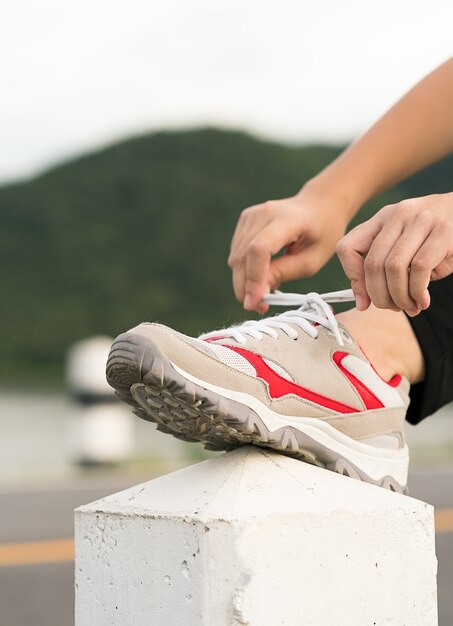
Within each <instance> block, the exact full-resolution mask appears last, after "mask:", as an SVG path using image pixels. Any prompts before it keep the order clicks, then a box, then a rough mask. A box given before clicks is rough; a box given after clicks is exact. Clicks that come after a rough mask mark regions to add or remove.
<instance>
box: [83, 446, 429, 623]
mask: <svg viewBox="0 0 453 626" xmlns="http://www.w3.org/2000/svg"><path fill="white" fill-rule="evenodd" d="M436 572H437V561H436V557H435V552H434V517H433V509H432V507H431V506H430V505H428V504H425V503H424V502H420V501H418V500H414V499H413V498H409V497H407V496H402V495H399V494H396V493H392V492H389V491H386V490H384V489H382V488H380V487H375V486H372V485H369V484H366V483H362V482H360V481H358V480H354V479H351V478H347V477H344V476H340V475H338V474H335V473H333V472H330V471H326V470H323V469H320V468H318V467H315V466H311V465H308V464H306V463H302V462H300V461H296V460H294V459H291V458H288V457H285V456H282V455H278V454H275V453H270V452H268V451H266V450H260V449H257V448H250V447H246V448H240V449H238V450H235V451H233V452H229V453H227V454H224V455H221V456H218V457H215V458H212V459H210V460H208V461H204V462H202V463H199V464H197V465H193V466H191V467H188V468H185V469H182V470H179V471H177V472H174V473H172V474H168V475H166V476H163V477H160V478H157V479H155V480H152V481H150V482H148V483H145V484H143V485H139V486H137V487H133V488H131V489H127V490H126V491H122V492H120V493H117V494H114V495H112V496H109V497H106V498H104V499H102V500H99V501H97V502H94V503H92V504H89V505H87V506H83V507H81V508H79V509H77V511H76V626H107V625H109V626H145V625H146V626H231V625H247V626H277V625H279V624H283V625H286V626H301V625H302V624H303V626H374V625H376V626H437V593H436Z"/></svg>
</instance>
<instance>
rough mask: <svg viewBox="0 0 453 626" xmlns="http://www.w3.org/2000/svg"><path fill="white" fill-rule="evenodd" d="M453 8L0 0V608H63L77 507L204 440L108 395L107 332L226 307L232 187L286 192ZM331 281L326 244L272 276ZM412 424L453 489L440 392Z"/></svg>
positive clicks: (401, 72)
mask: <svg viewBox="0 0 453 626" xmlns="http://www.w3.org/2000/svg"><path fill="white" fill-rule="evenodd" d="M452 23H453V4H452V3H451V2H450V0H430V1H429V2H428V1H427V0H399V2H394V1H391V0H381V2H379V3H369V2H368V3H363V2H360V1H359V0H343V1H342V2H334V0H324V1H322V2H318V3H313V2H308V0H299V1H296V0H281V1H280V2H278V3H276V2H271V1H270V0H259V1H258V0H248V1H246V2H244V0H242V1H239V0H230V1H229V2H228V3H227V2H215V3H213V2H208V0H185V1H183V0H166V1H163V0H146V1H145V0H132V1H131V2H129V3H127V4H126V3H125V2H120V1H118V0H113V1H112V0H110V1H109V2H106V1H103V0H90V1H88V0H78V2H77V3H75V2H65V3H61V2H57V1H56V0H41V1H40V2H39V3H36V2H35V3H33V2H31V0H28V1H27V0H18V1H16V2H14V3H12V2H7V3H4V5H3V7H2V20H1V21H0V85H1V94H2V95H1V101H0V102H1V104H0V111H1V115H0V138H1V141H0V293H1V302H0V329H1V331H2V337H1V344H0V345H1V347H0V626H25V625H27V624H33V625H34V626H41V625H43V626H44V625H46V626H69V625H71V624H72V623H73V621H72V620H73V618H72V601H73V595H72V594H73V589H72V585H73V583H72V580H73V577H72V568H73V565H72V562H71V559H72V544H71V540H70V538H71V535H72V509H73V508H74V506H77V505H78V504H82V503H85V502H88V501H90V500H94V499H96V498H98V497H101V496H103V495H105V494H107V493H110V492H113V491H116V490H118V489H120V488H124V487H127V486H129V485H131V484H135V483H137V482H139V481H144V480H148V479H149V478H151V477H153V476H156V475H158V474H161V473H163V472H166V471H170V470H171V469H174V468H176V467H179V466H181V465H184V464H188V463H192V462H194V461H197V460H199V459H201V458H204V457H205V456H207V453H206V452H204V451H203V450H202V448H201V447H200V446H198V445H192V444H184V443H182V442H179V441H178V440H176V439H175V440H173V439H172V438H170V437H168V436H163V435H161V434H160V433H157V432H156V431H155V430H154V427H153V426H152V425H151V424H149V423H146V422H139V420H138V419H137V418H135V417H133V416H132V414H131V413H129V411H128V409H127V408H124V407H122V406H120V405H119V403H117V402H116V400H115V398H114V397H113V395H112V393H111V391H110V389H109V388H108V386H107V385H106V383H105V381H104V365H105V359H106V355H107V352H108V349H109V345H110V343H111V340H112V338H113V337H114V336H115V335H117V334H119V333H120V332H122V331H124V330H125V329H127V328H129V327H131V326H134V325H136V324H137V323H138V322H141V321H145V320H148V321H151V320H152V321H161V322H164V323H165V324H168V325H170V326H173V327H176V328H178V330H180V331H182V332H185V333H188V334H199V333H201V332H203V331H206V330H211V329H213V328H216V327H220V326H223V325H225V324H229V323H232V322H237V321H239V320H241V319H244V312H243V310H242V308H241V306H240V305H239V304H238V303H237V302H236V301H235V299H234V297H233V292H232V288H231V278H230V271H229V269H228V267H227V265H226V259H227V256H228V250H229V243H230V238H231V235H232V233H233V229H234V226H235V223H236V221H237V219H238V217H239V214H240V212H241V210H242V209H244V208H245V207H247V206H249V205H251V204H255V203H257V202H260V201H264V200H267V199H271V198H280V197H285V196H288V195H292V194H294V193H295V192H296V191H297V190H298V189H299V188H300V187H301V186H302V184H303V183H304V182H305V181H306V180H307V179H308V178H310V177H311V176H313V175H314V174H315V173H316V172H318V171H319V170H320V169H321V168H322V167H323V166H325V165H326V164H327V163H329V162H330V161H331V160H332V159H333V158H334V157H335V156H336V155H337V154H338V153H339V152H340V151H341V149H342V148H343V147H344V146H345V145H346V144H347V143H348V142H350V141H351V140H353V139H354V138H355V137H357V136H358V135H359V134H360V133H361V132H363V131H364V130H365V129H366V128H367V127H368V126H369V125H370V124H372V123H373V121H375V119H377V117H379V116H380V115H381V114H382V113H383V112H384V111H385V110H386V109H387V108H388V107H389V106H391V105H392V103H394V102H395V101H396V100H397V99H398V98H399V97H400V96H401V95H402V94H403V93H404V92H405V91H406V90H407V89H409V88H410V87H411V86H412V85H413V84H414V83H416V82H417V81H418V80H419V79H420V78H422V77H423V76H424V75H425V74H426V73H428V72H429V71H430V70H432V69H434V67H436V66H437V65H439V64H440V63H441V62H442V61H444V60H446V59H447V58H448V57H449V56H451V55H452V51H453V46H452V37H451V24H452ZM452 171H453V158H452V157H450V158H448V159H446V160H444V161H442V162H440V163H438V164H437V165H435V166H434V167H432V168H429V169H428V170H426V171H424V172H422V173H420V174H419V175H417V176H414V177H412V178H411V179H409V180H407V181H405V182H404V183H402V184H400V185H398V186H397V187H395V188H394V189H392V190H390V191H389V192H387V193H386V194H384V195H383V196H381V197H379V198H377V199H375V200H373V201H372V202H371V203H370V204H369V205H367V206H366V207H364V209H363V211H362V213H361V215H360V216H359V218H358V219H359V220H360V221H361V220H364V219H366V217H367V216H369V215H371V214H372V212H374V211H375V210H376V209H377V208H380V207H381V206H383V204H385V203H388V202H390V201H397V200H399V199H402V198H406V197H413V196H417V195H426V194H428V193H441V192H446V191H451V188H452ZM346 286H347V283H346V280H345V277H344V275H343V273H342V271H341V269H340V266H339V264H338V262H337V261H336V260H333V261H332V262H331V263H330V264H329V265H328V266H327V267H326V268H325V269H324V270H323V271H322V272H321V273H320V274H318V276H316V277H315V278H312V279H309V280H305V281H299V282H298V283H295V284H292V285H288V286H287V287H286V289H294V290H300V291H303V292H306V291H307V290H312V289H315V290H317V291H332V290H335V289H341V288H343V287H346ZM407 430H408V439H409V443H410V445H411V450H412V468H411V472H412V473H411V482H410V487H411V492H412V495H414V496H415V497H421V498H424V499H425V500H427V501H429V502H432V503H433V504H435V505H437V506H438V507H439V508H440V509H442V510H443V511H447V513H448V511H450V512H451V509H452V508H453V488H452V478H453V408H451V407H447V408H445V409H444V410H442V411H441V412H439V413H438V414H437V415H435V416H433V417H432V418H429V419H428V420H425V421H424V422H423V423H422V424H421V425H420V426H418V427H415V428H414V427H412V426H409V425H408V427H407ZM444 518H445V519H446V517H445V516H444ZM444 518H443V519H444ZM448 519H450V518H448ZM446 528H447V530H446V531H443V532H440V534H439V536H438V542H439V543H438V555H439V561H440V570H439V584H440V616H441V621H440V624H441V626H442V625H444V626H447V624H451V622H452V617H453V606H452V605H451V604H449V603H451V599H450V597H449V596H450V595H451V594H449V593H448V589H450V590H451V588H453V587H452V586H453V568H452V566H451V565H450V563H451V562H453V558H452V557H453V534H452V532H451V531H452V530H453V523H452V525H451V527H450V526H449V525H448V524H447V526H446ZM24 589H26V590H27V591H26V593H25V594H24Z"/></svg>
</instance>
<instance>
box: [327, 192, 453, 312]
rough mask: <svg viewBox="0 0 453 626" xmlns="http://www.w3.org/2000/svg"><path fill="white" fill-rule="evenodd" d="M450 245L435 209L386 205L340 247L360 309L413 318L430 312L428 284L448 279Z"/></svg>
mask: <svg viewBox="0 0 453 626" xmlns="http://www.w3.org/2000/svg"><path fill="white" fill-rule="evenodd" d="M442 220H443V221H442ZM450 241H451V223H450V222H448V221H445V219H444V218H442V216H439V212H437V213H436V212H435V211H433V210H432V207H431V205H427V206H424V207H421V206H420V202H419V201H408V202H404V203H400V204H399V205H393V206H389V207H384V209H382V210H381V211H380V212H379V213H377V214H376V215H375V216H374V218H372V219H371V220H368V222H365V223H364V224H361V225H360V226H358V227H357V228H355V229H353V230H352V231H351V232H350V233H348V235H346V236H345V237H344V238H343V239H342V240H340V242H339V243H338V245H337V253H338V256H339V257H340V261H341V263H342V265H343V268H344V270H345V272H346V274H347V276H348V277H349V279H350V280H351V284H352V288H353V290H354V294H355V295H356V302H357V307H358V308H359V309H363V308H366V307H367V306H368V305H369V303H370V301H371V302H373V304H374V305H375V306H377V307H378V308H385V309H391V310H395V311H401V310H404V311H405V312H406V313H407V314H408V315H411V316H414V315H417V314H418V313H419V312H420V311H421V310H423V309H426V308H427V307H428V306H429V303H430V297H429V292H428V285H429V282H430V280H432V279H433V277H437V276H443V275H448V272H449V271H450V266H451V265H453V263H452V264H451V263H450V260H449V259H450V257H451V251H450V245H451V244H450ZM364 298H365V304H364V300H363V299H364Z"/></svg>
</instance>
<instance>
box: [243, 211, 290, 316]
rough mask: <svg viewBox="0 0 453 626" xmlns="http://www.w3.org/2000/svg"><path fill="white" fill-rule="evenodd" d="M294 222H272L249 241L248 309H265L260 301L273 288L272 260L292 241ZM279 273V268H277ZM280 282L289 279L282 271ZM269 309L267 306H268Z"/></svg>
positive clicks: (246, 293) (247, 270)
mask: <svg viewBox="0 0 453 626" xmlns="http://www.w3.org/2000/svg"><path fill="white" fill-rule="evenodd" d="M293 230H294V224H293V222H292V221H289V220H288V221H282V220H280V221H279V222H276V221H274V222H271V223H270V224H268V225H267V226H266V227H265V228H264V229H263V230H261V231H260V232H259V233H258V234H257V235H256V236H255V237H254V238H253V239H252V241H251V242H250V243H249V245H248V248H247V255H246V258H245V264H244V265H245V299H244V308H245V309H246V310H248V311H252V310H258V311H262V310H263V305H260V302H261V300H262V298H263V296H264V295H265V294H267V293H269V291H270V288H271V273H270V267H271V261H272V256H273V255H274V254H277V252H279V251H280V250H281V249H282V248H283V247H284V246H285V245H287V244H289V243H291V239H292V231H293ZM277 273H278V269H277ZM279 280H280V282H281V281H283V280H287V278H286V276H284V275H283V274H282V273H281V271H280V275H279ZM266 310H267V307H266Z"/></svg>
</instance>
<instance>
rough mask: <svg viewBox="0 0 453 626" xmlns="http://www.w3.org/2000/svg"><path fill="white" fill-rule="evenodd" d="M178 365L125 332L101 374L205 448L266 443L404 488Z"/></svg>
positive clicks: (167, 429) (135, 406)
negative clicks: (269, 419) (267, 418)
mask: <svg viewBox="0 0 453 626" xmlns="http://www.w3.org/2000/svg"><path fill="white" fill-rule="evenodd" d="M178 370H179V368H176V366H173V364H172V363H171V361H170V360H169V359H168V358H167V357H166V356H165V355H164V354H163V353H162V351H161V350H160V348H159V347H158V346H157V345H156V344H155V343H154V342H153V341H152V340H151V339H149V338H147V337H144V336H142V335H139V334H135V333H124V334H122V335H119V336H118V337H117V338H116V339H115V341H114V343H113V345H112V348H111V350H110V354H109V357H108V360H107V368H106V373H107V381H108V383H109V385H110V386H111V387H113V388H114V389H115V393H116V395H117V396H118V398H120V400H122V401H124V402H126V403H127V404H129V405H130V406H131V408H132V411H133V412H134V413H135V414H136V415H137V416H138V417H140V418H142V419H145V420H148V421H151V422H155V423H156V424H157V429H158V430H160V431H162V432H164V433H168V434H171V435H173V436H174V437H177V438H178V439H182V440H183V441H189V442H201V443H202V444H203V445H204V447H205V448H206V449H208V450H218V451H220V450H232V449H234V448H237V447H240V446H244V445H256V446H260V447H264V448H271V449H272V450H275V451H277V452H280V453H283V454H285V455H287V456H292V457H294V458H296V459H299V460H301V461H305V462H307V463H311V464H313V465H317V466H318V467H322V468H324V469H328V470H331V471H334V472H336V473H338V474H342V475H345V476H349V477H351V478H356V479H358V480H362V481H364V482H367V483H371V484H373V485H377V486H380V487H383V488H385V489H389V490H391V491H395V492H397V493H403V494H407V493H408V490H407V486H406V485H402V484H400V483H399V482H398V481H397V480H396V479H395V478H394V477H393V476H390V475H386V476H383V477H382V478H380V479H378V480H375V479H373V478H372V477H370V476H369V474H367V473H366V472H365V471H364V470H363V469H362V468H360V467H359V466H358V465H357V464H356V463H354V462H353V461H352V460H351V459H349V458H345V457H344V456H339V455H338V452H335V451H333V450H331V449H330V448H329V447H328V446H326V445H323V444H322V443H320V442H319V441H318V440H316V439H314V438H312V437H310V436H309V435H308V434H307V433H305V432H302V431H301V430H299V429H297V428H295V427H294V426H291V425H282V426H281V427H280V428H277V429H275V430H274V429H272V430H271V429H269V428H268V427H267V426H266V424H265V422H264V421H263V419H262V418H261V417H260V415H259V414H258V413H257V411H255V410H253V409H252V408H250V407H249V406H247V405H245V404H243V403H241V402H238V401H236V400H234V399H231V398H227V397H225V396H222V395H220V394H219V393H216V392H214V391H212V390H210V389H206V388H205V387H203V386H202V385H201V384H198V383H197V382H194V380H190V379H189V378H188V377H186V376H184V375H183V373H182V372H181V370H179V371H178ZM200 382H202V381H200ZM282 417H283V416H282ZM352 441H353V442H354V441H355V440H352ZM355 443H356V442H355Z"/></svg>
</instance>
